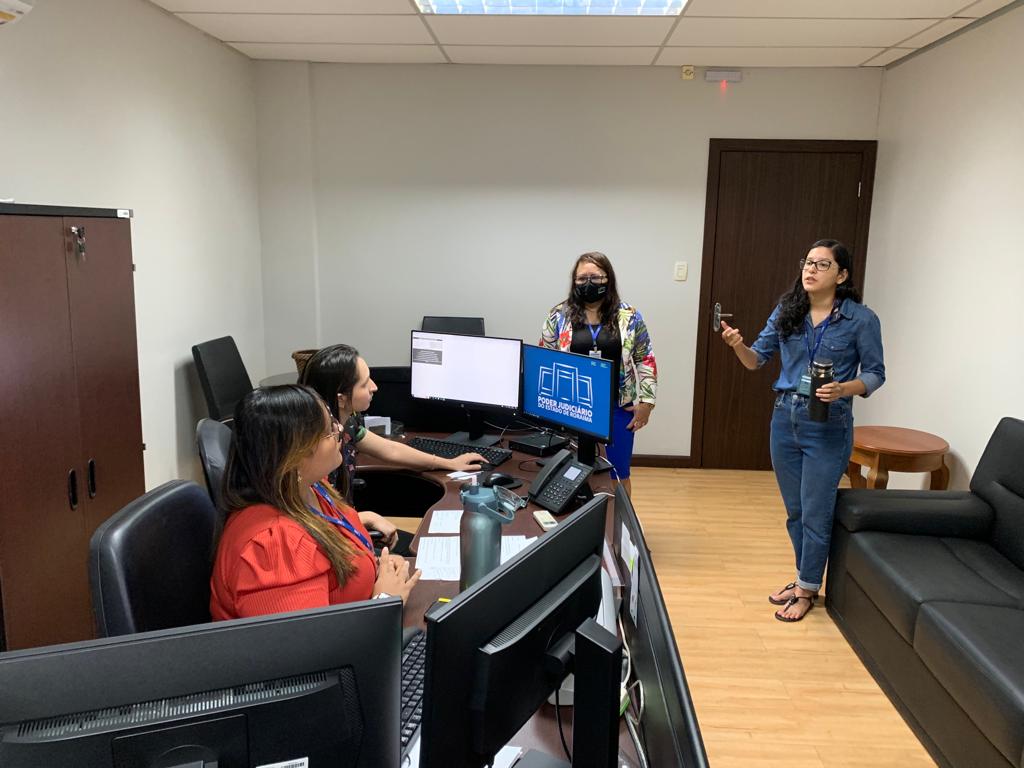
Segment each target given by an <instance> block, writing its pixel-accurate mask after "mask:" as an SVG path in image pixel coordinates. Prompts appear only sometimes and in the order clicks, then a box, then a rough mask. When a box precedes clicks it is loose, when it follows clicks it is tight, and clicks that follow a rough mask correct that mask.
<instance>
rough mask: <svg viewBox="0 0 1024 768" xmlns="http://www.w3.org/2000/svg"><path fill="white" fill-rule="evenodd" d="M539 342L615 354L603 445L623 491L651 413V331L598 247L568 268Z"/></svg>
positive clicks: (654, 386) (654, 382)
mask: <svg viewBox="0 0 1024 768" xmlns="http://www.w3.org/2000/svg"><path fill="white" fill-rule="evenodd" d="M540 343H541V346H544V347H549V348H551V349H559V350H562V351H563V352H577V353H579V354H581V355H591V356H593V357H601V358H604V359H605V360H614V361H615V363H616V366H617V369H618V382H619V399H618V404H617V407H616V408H615V412H614V416H613V419H612V441H611V443H609V445H608V448H607V453H608V460H609V461H610V462H611V463H612V473H613V475H612V476H613V477H615V478H616V479H617V480H618V481H619V482H620V483H622V485H624V486H625V488H626V491H627V493H628V492H629V491H630V490H631V488H630V480H629V467H630V463H631V461H632V458H633V436H634V434H635V433H636V431H637V430H639V429H643V427H645V426H646V425H647V421H648V420H649V419H650V418H651V411H652V410H653V409H654V401H655V398H656V395H657V390H658V369H657V365H656V364H655V361H654V348H653V347H652V346H651V335H650V334H649V333H648V332H647V326H646V325H645V324H644V319H643V317H641V315H640V313H639V312H638V311H637V310H636V309H635V308H633V307H631V306H630V305H629V304H626V303H625V302H623V301H620V300H619V292H618V288H617V286H616V284H615V270H613V269H612V263H611V261H609V259H608V257H607V256H605V255H604V254H603V253H598V252H597V251H593V252H591V253H584V254H583V255H582V256H580V257H579V258H578V259H576V263H575V264H574V265H573V268H572V272H570V273H569V297H568V298H567V299H566V300H565V301H563V302H561V303H560V304H557V305H556V306H555V307H553V308H552V309H551V312H550V313H549V314H548V319H547V320H546V321H545V323H544V329H543V331H542V332H541V340H540Z"/></svg>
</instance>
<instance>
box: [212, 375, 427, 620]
mask: <svg viewBox="0 0 1024 768" xmlns="http://www.w3.org/2000/svg"><path fill="white" fill-rule="evenodd" d="M340 465H341V425H340V424H338V422H337V421H336V420H335V419H334V418H333V417H332V416H331V413H330V411H329V410H328V408H327V406H326V404H325V403H324V402H323V401H322V400H321V399H320V397H319V396H317V394H316V393H315V392H313V391H312V390H311V389H308V388H307V387H303V386H299V385H294V384H293V385H286V386H281V387H268V388H264V389H256V390H253V391H252V392H250V393H249V394H248V395H246V396H245V397H244V398H243V399H242V401H241V402H240V403H239V404H238V407H237V408H236V409H235V420H234V438H233V440H232V443H231V450H230V453H229V454H228V461H227V467H226V469H225V490H224V500H225V504H226V505H227V508H228V519H227V523H226V525H225V526H224V532H223V534H222V535H221V539H220V544H219V545H218V548H217V557H216V560H215V562H214V567H213V575H212V576H211V578H210V614H211V616H212V617H213V618H214V619H215V620H221V619H235V618H242V617H245V616H259V615H262V614H267V613H278V612H282V611H296V610H301V609H304V608H315V607H320V606H326V605H334V604H337V603H345V602H350V601H353V600H366V599H368V598H371V597H379V596H391V595H394V596H398V597H401V598H402V600H403V601H404V600H405V599H406V598H408V596H409V592H410V591H411V590H412V588H413V586H415V584H416V582H417V581H418V580H419V571H417V572H416V573H413V574H411V575H410V573H409V563H408V561H406V560H405V559H403V558H400V557H396V556H394V555H391V554H389V553H388V550H387V548H385V549H384V550H383V551H382V552H381V555H380V557H379V558H378V556H377V555H376V554H375V553H374V550H373V544H372V543H371V541H370V532H369V529H371V528H377V529H380V530H383V531H384V532H385V533H386V534H388V535H393V534H394V526H393V525H391V524H390V523H388V522H387V521H386V520H384V518H382V517H380V515H377V514H375V513H373V512H363V513H356V511H355V510H354V509H352V508H351V507H350V506H349V505H348V504H346V503H345V502H344V501H343V500H342V498H341V497H340V496H339V495H338V493H337V492H336V491H335V490H334V488H333V487H332V486H331V485H330V483H328V482H326V481H324V478H326V477H327V475H329V474H330V473H331V472H333V471H335V470H336V469H337V468H338V467H339V466H340Z"/></svg>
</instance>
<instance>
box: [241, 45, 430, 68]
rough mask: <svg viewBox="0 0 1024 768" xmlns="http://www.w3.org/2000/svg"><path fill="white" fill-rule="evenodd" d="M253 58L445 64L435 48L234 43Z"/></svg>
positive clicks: (358, 62)
mask: <svg viewBox="0 0 1024 768" xmlns="http://www.w3.org/2000/svg"><path fill="white" fill-rule="evenodd" d="M231 45H232V46H233V47H234V48H237V49H238V50H239V51H241V52H242V53H244V54H245V55H246V56H248V57H249V58H251V59H274V60H285V61H314V62H319V61H328V62H345V63H352V64H443V63H444V61H445V59H444V56H443V55H442V53H441V49H440V48H438V47H437V46H436V45H345V44H331V43H309V44H306V43H231Z"/></svg>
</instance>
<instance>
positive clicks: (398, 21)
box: [178, 13, 433, 44]
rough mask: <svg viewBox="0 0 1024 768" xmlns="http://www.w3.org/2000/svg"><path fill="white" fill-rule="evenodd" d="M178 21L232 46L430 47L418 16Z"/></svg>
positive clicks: (196, 16) (226, 16) (189, 17)
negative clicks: (347, 44)
mask: <svg viewBox="0 0 1024 768" xmlns="http://www.w3.org/2000/svg"><path fill="white" fill-rule="evenodd" d="M178 17H179V18H181V19H184V20H185V21H187V22H188V23H189V24H193V25H195V26H197V27H199V29H201V30H203V31H204V32H208V33H209V34H211V35H213V36H214V37H216V38H218V39H219V40H224V41H226V42H231V43H384V44H386V43H391V44H402V43H406V44H408V43H432V42H433V40H431V38H430V35H429V34H428V32H427V30H426V27H424V26H423V22H422V21H420V18H419V17H418V16H322V15H312V14H308V15H301V14H300V15H295V16H289V15H287V14H279V15H278V14H242V13H239V14H232V13H182V14H178Z"/></svg>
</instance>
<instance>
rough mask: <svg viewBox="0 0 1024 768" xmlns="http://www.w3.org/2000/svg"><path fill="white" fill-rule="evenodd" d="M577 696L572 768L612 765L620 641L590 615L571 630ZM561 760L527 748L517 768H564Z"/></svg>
mask: <svg viewBox="0 0 1024 768" xmlns="http://www.w3.org/2000/svg"><path fill="white" fill-rule="evenodd" d="M572 655H573V656H575V659H574V665H573V666H574V667H575V671H576V697H575V701H574V706H573V710H574V711H573V718H572V722H573V726H572V768H615V765H616V762H617V758H618V755H619V701H620V695H621V682H620V679H621V674H622V641H621V640H619V638H618V637H617V636H616V635H614V634H612V633H611V632H609V631H608V630H606V629H605V628H604V627H602V626H601V625H600V624H598V623H597V622H596V621H594V620H593V619H587V620H586V621H584V622H583V623H582V624H581V625H580V626H579V628H578V629H577V630H576V637H575V647H574V648H573V650H572ZM569 767H570V764H569V763H567V762H566V761H564V760H562V759H560V758H556V757H552V756H550V755H545V754H543V753H541V752H536V751H533V750H530V751H529V752H527V753H526V754H525V755H523V757H522V759H520V760H519V762H518V763H516V768H569Z"/></svg>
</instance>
